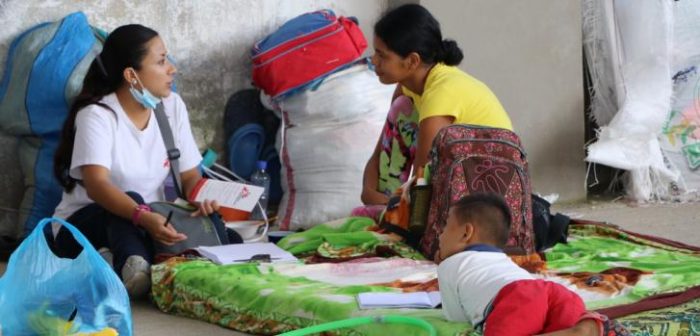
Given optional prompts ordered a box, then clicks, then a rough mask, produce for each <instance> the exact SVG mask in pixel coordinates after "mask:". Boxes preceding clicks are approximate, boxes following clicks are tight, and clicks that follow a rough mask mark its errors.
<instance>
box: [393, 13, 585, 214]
mask: <svg viewBox="0 0 700 336" xmlns="http://www.w3.org/2000/svg"><path fill="white" fill-rule="evenodd" d="M395 2H406V1H398V0H391V1H390V3H389V4H390V5H391V6H393V5H394V4H395ZM414 2H420V4H422V5H424V6H426V7H427V8H428V9H429V10H430V11H431V12H432V13H433V15H435V17H436V18H437V19H438V21H440V24H441V26H442V30H443V36H444V37H447V38H452V39H454V40H456V41H457V42H458V43H459V45H460V46H461V47H462V50H463V51H464V61H463V63H462V64H461V68H462V69H464V70H465V71H467V72H469V73H471V74H472V75H474V76H475V77H477V78H479V79H480V80H482V81H483V82H485V83H486V84H487V85H488V86H489V87H490V88H491V89H492V90H493V91H494V92H495V93H496V95H497V96H498V98H499V99H500V100H501V103H502V104H503V105H504V107H505V109H506V111H508V113H509V114H510V117H511V118H512V120H513V124H514V126H515V129H516V132H517V133H518V134H519V135H520V136H521V138H522V141H523V143H524V146H525V149H526V151H527V152H528V160H529V162H530V175H531V176H532V185H533V191H535V192H538V193H541V194H550V193H557V194H559V195H560V201H577V200H582V199H584V198H585V197H586V189H585V186H584V176H585V171H586V166H585V164H584V162H583V158H584V156H585V152H584V148H583V142H584V133H583V132H584V113H583V108H584V104H583V99H584V98H583V92H584V91H583V79H582V76H583V74H582V50H581V48H582V47H581V17H580V16H581V3H580V1H578V0H576V1H574V0H570V1H560V0H528V1H512V0H488V1H486V0H459V1H457V0H453V1H441V0H421V1H414Z"/></svg>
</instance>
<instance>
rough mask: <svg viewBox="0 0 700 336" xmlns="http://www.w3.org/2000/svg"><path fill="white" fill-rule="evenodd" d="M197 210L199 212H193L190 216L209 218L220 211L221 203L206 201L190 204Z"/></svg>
mask: <svg viewBox="0 0 700 336" xmlns="http://www.w3.org/2000/svg"><path fill="white" fill-rule="evenodd" d="M190 204H192V205H194V206H195V207H196V208H197V211H195V212H193V213H192V214H191V215H190V216H192V217H197V216H209V215H211V214H213V213H215V212H217V211H219V203H217V202H216V201H212V200H208V199H205V200H204V202H201V203H200V202H190Z"/></svg>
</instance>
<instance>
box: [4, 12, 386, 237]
mask: <svg viewBox="0 0 700 336" xmlns="http://www.w3.org/2000/svg"><path fill="white" fill-rule="evenodd" d="M386 5H387V2H386V1H377V0H353V1H341V0H294V1H289V0H255V1H244V0H237V1H231V0H189V1H186V0H181V1H176V0H169V1H166V0H158V1H140V0H93V1H68V0H65V1H59V0H54V1H42V0H0V22H2V29H0V65H2V67H1V68H0V69H2V70H0V73H1V72H2V71H4V64H5V58H6V56H7V50H8V47H9V44H10V42H11V41H12V39H13V38H14V37H15V36H17V35H18V34H19V33H21V32H22V31H24V30H25V29H28V28H30V27H31V26H33V25H35V24H37V23H40V22H45V21H55V20H59V19H61V18H62V17H63V16H65V15H67V14H69V13H71V12H74V11H79V10H81V11H83V12H85V13H86V14H87V16H88V18H89V21H90V23H91V24H92V25H94V26H96V27H100V28H102V29H105V30H107V31H110V30H112V29H114V28H116V27H118V26H120V25H123V24H128V23H140V24H143V25H146V26H149V27H151V28H154V29H155V30H156V31H158V32H159V33H160V34H161V36H162V37H163V38H164V40H165V42H166V45H167V46H168V48H169V49H170V52H171V53H172V55H173V56H174V57H175V59H176V61H177V66H178V68H179V74H180V75H179V78H178V91H179V92H180V93H181V95H182V97H183V99H184V100H185V102H186V103H187V105H188V108H189V112H190V119H191V120H192V125H193V128H194V133H195V136H196V140H197V143H198V144H199V146H200V148H202V149H204V148H207V147H210V146H213V147H214V148H215V149H219V150H220V149H221V148H223V139H222V138H223V136H222V133H223V127H222V117H223V109H224V105H225V103H226V100H227V98H228V97H229V96H230V95H231V94H232V93H234V92H236V91H238V90H240V89H243V88H249V87H250V86H251V85H250V61H249V50H250V47H251V46H252V44H253V43H254V42H255V41H256V40H258V39H260V38H262V37H264V36H265V35H266V34H268V33H270V32H272V31H273V30H274V29H276V28H277V27H278V26H279V25H281V24H282V23H284V22H285V21H286V20H288V19H290V18H292V17H294V16H297V15H299V14H301V13H304V12H308V11H312V10H316V9H321V8H330V9H333V10H334V11H335V12H336V14H340V15H347V16H350V15H352V16H356V17H357V18H358V19H359V20H360V26H361V28H362V29H363V31H364V32H365V34H366V36H370V37H371V36H372V35H371V27H372V25H373V24H374V22H375V21H376V19H377V17H378V16H379V15H380V14H381V13H382V11H383V10H384V9H385V8H386ZM15 143H16V141H15V140H14V138H11V137H8V136H5V135H0V190H2V191H3V192H1V193H0V235H3V234H12V233H13V232H14V231H15V230H18V229H19V228H18V227H17V226H16V225H15V221H16V211H13V209H17V208H18V206H19V202H20V200H21V195H22V193H23V190H22V188H23V184H22V180H21V179H22V175H21V174H20V172H19V171H18V167H17V154H16V148H15ZM359 182H360V181H358V183H359Z"/></svg>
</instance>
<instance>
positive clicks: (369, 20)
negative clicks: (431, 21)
mask: <svg viewBox="0 0 700 336" xmlns="http://www.w3.org/2000/svg"><path fill="white" fill-rule="evenodd" d="M407 2H420V3H421V4H423V5H425V6H426V7H427V8H428V9H430V11H431V12H433V14H434V15H435V16H436V17H437V18H438V20H439V21H440V22H441V24H442V27H443V31H444V35H445V36H446V37H450V38H454V39H455V40H457V41H458V42H459V44H460V45H461V46H462V48H463V49H464V53H465V61H464V62H463V64H462V68H463V69H465V70H466V71H468V72H470V73H471V74H473V75H474V76H476V77H477V78H479V79H481V80H482V81H484V82H485V83H486V84H488V85H489V86H490V87H491V89H493V90H494V92H495V93H496V94H497V95H498V97H499V98H500V99H501V102H502V103H503V105H504V106H505V108H506V110H507V111H508V112H509V113H510V115H511V118H512V119H513V122H514V124H515V127H516V131H517V132H518V133H519V134H520V135H521V137H522V139H523V142H524V144H525V148H526V150H527V151H528V154H529V161H530V172H531V175H532V178H533V189H534V190H535V191H536V192H539V193H542V194H549V193H558V194H559V195H560V196H561V199H560V200H562V201H575V200H581V199H583V198H585V188H584V174H585V165H584V163H583V157H584V150H583V139H584V136H583V130H584V127H583V125H584V119H583V118H584V117H583V88H582V73H581V67H582V66H581V24H580V8H581V7H580V1H560V0H529V1H512V0H488V1H486V0H459V1H458V0H450V1H441V0H422V1H418V0H415V1H411V0H384V1H377V0H353V1H347V0H346V1H342V0H326V1H322V0H293V1H291V0H257V1H243V0H239V1H230V0H198V1H195V0H190V1H184V0H181V1H176V0H173V1H165V0H159V1H148V2H146V1H137V0H123V1H122V0H97V1H67V0H66V1H58V0H55V1H39V0H0V22H2V23H3V29H2V30H0V64H1V65H3V67H2V68H1V69H3V70H4V60H5V57H6V53H7V48H8V46H9V44H10V42H11V40H12V39H13V38H14V37H15V36H16V35H17V34H19V33H20V32H21V31H23V30H25V29H27V28H29V27H31V26H33V25H34V24H37V23H39V22H44V21H49V20H58V19H60V18H61V17H62V16H64V15H66V14H68V13H70V12H73V11H76V10H82V11H84V12H85V13H86V14H87V15H88V17H89V19H90V22H91V23H92V24H93V25H95V26H98V27H101V28H103V29H106V30H111V29H113V28H115V27H117V26H119V25H122V24H126V23H134V22H136V23H141V24H144V25H146V26H150V27H153V28H154V29H156V30H157V31H159V32H160V33H161V35H162V36H163V37H164V39H165V41H166V43H167V45H168V47H169V49H170V51H171V52H172V54H173V55H174V56H175V57H176V59H177V61H178V68H179V70H180V77H179V83H178V87H179V91H180V92H181V94H182V96H183V98H184V99H185V102H186V103H187V104H188V107H189V109H190V117H191V119H192V123H193V126H194V131H195V135H196V138H197V142H198V144H199V145H200V147H201V148H206V147H209V146H213V147H214V148H217V149H221V148H222V146H223V145H222V144H223V142H222V132H223V129H222V126H221V118H222V115H223V107H224V104H225V102H226V99H227V98H228V96H229V95H230V94H232V93H233V92H235V91H237V90H239V89H242V88H247V87H250V84H249V82H250V80H249V74H250V66H249V59H248V50H249V48H250V46H251V45H252V44H253V43H254V41H256V40H257V39H259V38H261V37H263V36H264V35H265V34H267V33H269V32H270V31H272V30H273V29H275V28H276V27H277V26H279V25H280V24H282V23H283V22H284V21H286V20H287V19H289V18H291V17H294V16H296V15H298V14H300V13H303V12H306V11H310V10H314V9H318V8H331V9H334V10H335V11H336V12H337V13H339V14H343V15H354V16H357V17H358V18H359V19H360V23H361V27H362V29H363V31H364V32H365V35H366V36H367V37H368V39H369V40H371V37H372V31H371V27H372V24H373V23H374V21H375V20H376V19H377V17H378V16H379V15H380V14H381V12H382V11H383V10H384V9H385V8H386V7H387V6H388V5H390V6H395V5H398V4H403V3H407ZM3 70H0V71H3ZM14 146H15V141H14V139H12V138H9V137H7V136H2V135H0V190H3V192H2V193H0V235H2V234H8V233H11V232H12V231H14V230H16V229H18V228H17V227H16V226H15V225H14V222H15V218H16V213H15V212H13V211H12V209H17V207H18V205H19V201H20V199H21V195H22V181H21V179H22V176H21V174H20V173H19V171H18V170H17V164H16V162H17V155H16V153H15V147H14ZM358 182H359V181H358Z"/></svg>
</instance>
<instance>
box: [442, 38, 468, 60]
mask: <svg viewBox="0 0 700 336" xmlns="http://www.w3.org/2000/svg"><path fill="white" fill-rule="evenodd" d="M441 56H442V57H440V58H441V59H440V61H442V62H443V63H445V64H447V65H458V64H459V63H460V62H462V59H463V58H464V55H463V54H462V49H460V48H459V46H458V45H457V42H456V41H455V40H449V39H446V40H442V55H441Z"/></svg>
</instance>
